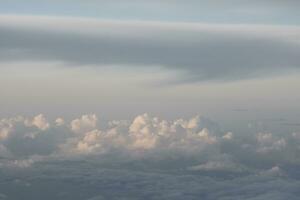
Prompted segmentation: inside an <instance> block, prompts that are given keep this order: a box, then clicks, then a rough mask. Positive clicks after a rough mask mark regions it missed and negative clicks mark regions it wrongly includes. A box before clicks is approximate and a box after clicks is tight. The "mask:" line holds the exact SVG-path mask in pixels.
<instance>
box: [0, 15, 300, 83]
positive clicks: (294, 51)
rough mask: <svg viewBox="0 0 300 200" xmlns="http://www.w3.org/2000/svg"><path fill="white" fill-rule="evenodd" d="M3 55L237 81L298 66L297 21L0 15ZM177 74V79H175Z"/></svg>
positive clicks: (9, 58)
mask: <svg viewBox="0 0 300 200" xmlns="http://www.w3.org/2000/svg"><path fill="white" fill-rule="evenodd" d="M0 33H1V38H0V42H1V47H0V60H1V61H2V62H7V61H20V62H21V61H24V60H31V61H32V60H33V61H39V60H50V61H60V62H63V63H65V64H66V65H68V66H74V65H75V66H86V65H93V66H95V67H101V66H119V67H120V66H122V67H129V66H130V67H136V68H151V67H153V66H159V67H162V68H164V69H167V70H173V71H178V72H180V74H181V78H180V81H188V82H189V81H207V80H237V79H245V78H253V77H261V76H270V75H274V74H280V73H286V72H289V71H290V70H295V69H297V70H298V68H299V64H300V60H299V56H298V52H299V50H300V43H299V39H300V38H299V33H300V28H299V27H297V26H268V25H265V26H264V25H226V24H201V23H167V22H166V23H162V22H140V21H101V20H94V19H82V18H77V19H76V18H73V19H71V18H59V17H57V18H56V17H39V16H11V15H2V16H0ZM177 81H179V80H177Z"/></svg>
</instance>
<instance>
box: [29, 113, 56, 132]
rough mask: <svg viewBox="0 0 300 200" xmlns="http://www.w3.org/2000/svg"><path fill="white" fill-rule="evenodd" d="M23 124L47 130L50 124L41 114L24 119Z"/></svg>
mask: <svg viewBox="0 0 300 200" xmlns="http://www.w3.org/2000/svg"><path fill="white" fill-rule="evenodd" d="M24 124H25V125H26V126H28V127H32V126H35V127H37V128H39V129H40V130H43V131H45V130H47V129H48V128H49V127H50V124H49V123H48V122H47V120H46V118H45V117H44V115H43V114H39V115H37V116H35V117H34V118H33V119H27V120H25V121H24Z"/></svg>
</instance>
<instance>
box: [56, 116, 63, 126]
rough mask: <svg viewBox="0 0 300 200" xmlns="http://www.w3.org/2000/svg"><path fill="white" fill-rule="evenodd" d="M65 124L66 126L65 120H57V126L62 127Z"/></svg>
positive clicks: (59, 118)
mask: <svg viewBox="0 0 300 200" xmlns="http://www.w3.org/2000/svg"><path fill="white" fill-rule="evenodd" d="M64 124H65V120H64V119H63V118H61V117H58V118H56V120H55V125H56V126H62V125H64Z"/></svg>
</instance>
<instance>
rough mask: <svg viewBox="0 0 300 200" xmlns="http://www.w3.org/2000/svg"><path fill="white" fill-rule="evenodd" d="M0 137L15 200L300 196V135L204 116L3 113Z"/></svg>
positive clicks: (5, 193)
mask: <svg viewBox="0 0 300 200" xmlns="http://www.w3.org/2000/svg"><path fill="white" fill-rule="evenodd" d="M100 119H101V118H100ZM100 124H101V126H100ZM0 135H1V137H0V169H1V170H0V177H1V178H0V193H1V195H2V196H0V197H1V198H4V199H5V198H6V199H19V198H20V196H18V193H14V192H13V191H15V190H16V188H19V189H20V190H19V191H24V193H22V195H24V196H25V197H28V198H30V199H37V198H38V197H39V198H40V197H41V196H39V195H42V196H43V197H45V199H47V198H48V199H51V198H52V199H53V198H54V199H114V198H115V199H119V198H121V197H122V198H124V199H198V198H199V197H203V199H269V198H275V199H276V198H277V199H286V198H288V199H297V196H299V191H298V189H297V188H298V187H299V184H300V181H299V180H300V174H299V173H298V170H297V169H298V167H299V165H300V159H299V155H300V154H299V153H300V152H299V147H300V137H299V135H300V134H299V133H284V134H274V133H270V132H260V133H252V134H243V133H235V132H228V131H223V130H222V129H221V128H220V127H219V126H218V124H217V123H216V122H214V121H212V120H210V119H208V118H205V117H203V116H195V117H192V118H191V119H176V120H166V119H160V118H158V117H152V116H150V115H149V114H142V115H138V116H136V117H135V118H133V119H132V120H113V121H110V122H108V123H107V125H103V123H100V122H99V119H98V117H97V116H96V115H94V114H86V115H83V116H81V117H79V118H76V119H73V120H65V119H63V118H61V117H59V118H57V119H54V120H53V121H51V120H48V119H47V117H45V116H44V115H42V114H40V115H37V116H35V117H23V116H18V117H13V118H5V119H2V120H1V121H0ZM51 174H52V175H51ZM29 177H32V178H29ZM7 180H10V181H7ZM158 180H159V181H158ZM79 182H80V184H77V183H79ZM66 183H68V184H66ZM79 185H80V188H79ZM57 186H59V187H57ZM37 188H39V189H38V190H37ZM46 188H47V189H46ZM49 188H50V190H49ZM55 188H56V189H55ZM57 188H64V189H62V190H58V189H57ZM40 190H42V191H48V192H49V193H48V192H46V193H43V194H39V192H37V191H40ZM71 191H72V192H71ZM114 191H118V192H119V194H118V195H119V196H118V195H112V194H114V193H115V192H114ZM137 191H139V192H137ZM30 195H31V196H30ZM32 195H33V196H32Z"/></svg>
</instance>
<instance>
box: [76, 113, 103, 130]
mask: <svg viewBox="0 0 300 200" xmlns="http://www.w3.org/2000/svg"><path fill="white" fill-rule="evenodd" d="M97 120H98V118H97V116H96V115H95V114H89V115H82V116H81V118H79V119H74V120H73V121H72V122H71V124H70V125H71V129H72V131H74V132H75V133H83V132H86V131H90V130H92V129H94V128H95V127H96V125H97Z"/></svg>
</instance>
